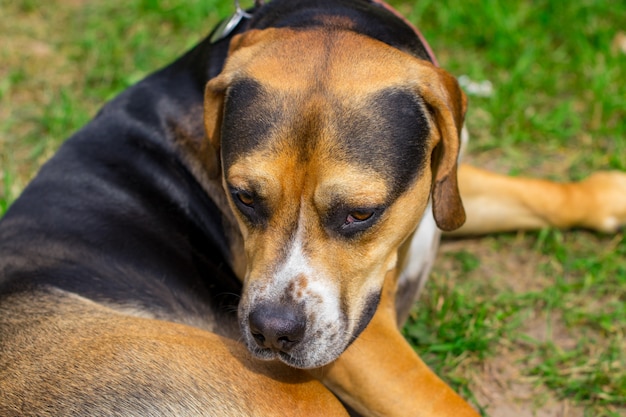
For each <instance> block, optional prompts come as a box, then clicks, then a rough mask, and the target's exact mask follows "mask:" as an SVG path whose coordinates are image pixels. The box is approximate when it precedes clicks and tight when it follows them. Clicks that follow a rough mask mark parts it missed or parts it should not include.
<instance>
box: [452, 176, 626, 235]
mask: <svg viewBox="0 0 626 417" xmlns="http://www.w3.org/2000/svg"><path fill="white" fill-rule="evenodd" d="M458 176H459V189H460V191H461V198H462V200H463V205H464V206H465V211H466V213H467V221H466V223H465V224H464V225H463V226H462V227H461V228H460V229H458V230H456V231H454V232H452V233H451V234H453V235H477V234H487V233H496V232H506V231H514V230H533V229H541V228H544V227H556V228H562V229H568V228H575V227H580V228H587V229H592V230H597V231H601V232H606V233H613V232H616V231H617V230H618V229H619V228H620V227H623V226H624V225H626V173H622V172H617V171H607V172H604V171H603V172H597V173H594V174H593V175H591V176H590V177H588V178H587V179H585V180H582V181H580V182H567V183H558V182H552V181H547V180H542V179H531V178H523V177H510V176H506V175H500V174H495V173H493V172H489V171H486V170H482V169H479V168H475V167H473V166H469V165H467V164H463V165H461V166H460V169H459V173H458Z"/></svg>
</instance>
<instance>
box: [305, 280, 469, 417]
mask: <svg viewBox="0 0 626 417" xmlns="http://www.w3.org/2000/svg"><path fill="white" fill-rule="evenodd" d="M395 281H396V280H395V273H394V274H392V273H389V274H388V277H387V278H386V280H385V287H384V288H383V294H382V297H381V302H380V305H379V307H378V310H377V311H376V314H375V315H374V317H373V318H372V321H371V322H370V323H369V325H368V326H367V328H366V329H365V330H364V331H363V333H362V334H361V335H360V336H359V337H358V339H357V340H355V341H354V343H353V344H352V345H351V346H350V347H349V348H348V349H347V350H346V351H345V352H344V353H343V354H342V355H341V356H340V357H339V359H337V360H336V361H335V362H333V363H332V364H330V365H328V366H326V367H324V368H322V369H319V370H316V371H315V373H316V374H317V376H318V377H319V379H321V380H322V381H323V382H324V384H325V385H326V386H328V387H329V388H330V389H331V390H332V391H333V392H335V394H337V395H338V396H339V397H340V398H341V399H342V400H343V401H345V402H346V403H347V404H349V405H350V406H351V407H353V408H354V409H355V410H356V411H358V412H359V413H361V414H362V415H364V416H381V417H395V416H398V417H412V416H415V417H426V416H428V417H434V416H437V417H470V416H471V417H477V416H478V414H477V413H476V411H475V410H474V409H473V408H472V407H471V406H470V405H469V404H468V403H467V402H465V401H464V400H463V399H462V398H461V397H460V396H459V395H458V394H456V393H455V392H454V391H453V390H452V389H451V388H450V387H449V386H448V385H446V384H445V383H444V382H443V381H442V380H441V379H440V378H439V377H437V375H435V374H434V373H433V371H431V370H430V368H428V366H427V365H426V364H425V363H424V362H423V361H422V360H421V359H420V357H419V356H418V355H417V354H416V353H415V351H414V350H413V348H412V347H411V346H410V345H409V343H408V342H407V341H406V340H405V339H404V338H403V337H402V335H401V334H400V332H399V330H398V327H397V324H396V319H395V317H396V312H395V309H394V303H393V300H394V296H395V285H396V282H395Z"/></svg>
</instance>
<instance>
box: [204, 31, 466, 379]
mask: <svg viewBox="0 0 626 417" xmlns="http://www.w3.org/2000/svg"><path fill="white" fill-rule="evenodd" d="M464 107H465V99H464V96H463V95H462V93H461V91H460V90H459V88H458V85H457V83H456V81H455V80H454V79H453V78H452V77H451V76H449V75H448V74H447V73H446V72H444V71H442V70H440V69H437V68H435V67H434V66H433V65H431V64H430V63H428V62H425V61H421V60H418V59H417V58H415V57H412V56H410V55H408V54H406V53H404V52H401V51H399V50H396V49H394V48H392V47H390V46H388V45H386V44H383V43H381V42H378V41H376V40H373V39H370V38H367V37H364V36H361V35H358V34H356V33H352V32H349V31H336V32H334V33H328V32H323V31H320V30H300V31H294V30H291V29H266V30H263V31H251V32H248V33H246V34H244V35H240V36H239V37H236V38H235V39H234V40H233V41H232V46H231V51H230V55H229V59H228V60H227V62H226V65H225V68H224V70H223V72H222V73H221V74H220V75H219V76H218V77H216V78H214V79H213V80H211V81H210V82H209V83H208V85H207V88H206V93H205V127H206V130H207V134H208V136H209V140H210V142H211V143H212V145H213V147H214V148H215V149H218V151H219V153H220V155H221V158H220V161H221V172H222V179H223V186H224V188H225V190H226V193H227V194H228V196H229V200H230V205H231V208H232V210H233V211H234V212H235V214H236V217H237V221H238V223H239V227H240V230H241V234H242V235H243V240H244V247H245V254H246V259H247V268H246V274H245V277H244V291H243V294H242V298H241V302H240V306H239V318H240V323H241V328H242V331H243V338H244V340H245V342H246V344H247V346H248V348H249V349H250V350H251V351H252V352H253V353H254V354H255V355H257V356H258V357H261V358H275V357H278V358H279V359H281V360H282V361H284V362H285V363H287V364H289V365H292V366H295V367H300V368H311V367H318V366H322V365H325V364H327V363H329V362H331V361H333V360H334V359H336V358H337V357H338V356H339V355H340V354H341V353H342V352H343V351H344V350H345V349H346V347H347V346H348V345H349V344H350V342H351V341H352V340H354V338H355V337H356V336H358V334H359V333H360V332H361V331H362V330H363V329H364V327H365V326H366V325H367V324H368V322H369V320H370V319H371V317H372V315H373V313H374V312H375V310H376V308H377V304H378V300H379V296H380V293H381V288H382V285H383V280H384V277H385V275H386V274H387V273H388V272H389V271H392V270H394V268H395V267H396V263H397V253H398V249H399V247H400V246H401V245H402V243H403V242H404V241H405V240H406V239H407V237H408V236H409V235H411V233H412V232H413V231H414V230H415V228H416V227H417V225H418V223H419V221H420V219H421V217H422V215H423V212H424V210H425V208H426V206H427V203H428V201H429V198H430V197H431V196H432V202H433V210H434V216H435V219H436V221H437V223H438V225H439V226H440V227H441V228H442V229H445V230H451V229H454V228H457V227H459V226H460V225H461V224H462V223H463V221H464V212H463V207H462V204H461V201H460V198H459V193H458V189H457V184H456V160H457V156H458V148H459V138H458V134H459V130H460V128H461V124H462V119H463V113H464Z"/></svg>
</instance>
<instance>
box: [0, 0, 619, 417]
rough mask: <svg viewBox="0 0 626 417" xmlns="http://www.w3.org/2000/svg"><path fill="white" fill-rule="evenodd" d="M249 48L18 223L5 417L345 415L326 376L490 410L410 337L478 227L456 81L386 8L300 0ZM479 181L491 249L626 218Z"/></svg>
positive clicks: (336, 385)
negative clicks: (498, 235) (436, 272)
mask: <svg viewBox="0 0 626 417" xmlns="http://www.w3.org/2000/svg"><path fill="white" fill-rule="evenodd" d="M226 35H227V36H225V37H223V38H221V39H219V40H218V41H216V42H213V43H212V42H211V40H210V37H209V38H207V40H205V41H203V42H202V43H201V44H199V45H198V46H197V47H195V48H194V49H193V50H192V51H190V52H189V53H187V54H186V55H185V56H183V57H182V58H180V59H179V60H178V61H176V62H174V63H173V64H172V65H170V66H168V67H166V68H164V69H163V70H161V71H158V72H156V73H155V74H153V75H151V76H149V77H148V78H147V79H145V80H144V81H142V82H140V83H139V84H137V85H136V86H134V87H132V88H130V89H128V90H127V91H125V92H124V93H122V94H121V95H120V96H119V97H117V98H116V99H114V100H113V101H111V102H110V103H108V104H107V105H106V106H105V107H104V108H103V110H102V111H101V112H100V113H99V114H98V116H97V117H96V118H95V119H94V120H93V121H92V122H91V123H89V124H88V125H87V126H85V127H84V128H83V129H82V130H81V131H79V132H78V133H77V134H75V135H74V136H73V137H72V138H70V139H69V140H68V141H67V142H66V143H65V144H64V145H63V147H62V148H61V149H60V150H59V152H58V153H57V154H56V156H55V157H53V158H52V160H51V161H49V162H48V163H47V164H46V165H45V166H44V167H43V168H42V170H41V172H40V173H39V174H38V176H37V177H36V178H35V180H33V182H32V183H31V184H30V185H29V186H28V187H27V189H26V190H25V191H24V193H23V194H22V196H21V197H20V198H19V199H18V200H17V201H16V202H15V203H14V204H13V206H12V207H11V208H10V210H9V211H8V212H7V214H6V215H5V217H4V218H3V219H2V222H1V223H0V274H1V275H0V414H2V415H31V414H32V415H69V414H73V415H162V414H180V415H216V416H231V415H232V416H240V415H259V416H270V415H302V416H311V415H345V410H344V407H343V406H342V405H341V404H340V403H339V402H338V401H337V400H336V399H335V397H334V396H333V394H331V392H330V391H329V390H328V389H327V388H325V387H324V386H323V385H322V384H321V383H320V382H318V380H319V381H322V382H323V383H324V385H325V386H326V387H328V388H330V389H331V390H332V392H334V394H336V395H338V396H339V397H340V398H341V399H342V400H343V401H345V402H346V403H348V404H349V405H350V406H352V407H353V408H354V409H356V410H358V411H359V412H360V413H362V414H365V415H384V416H394V415H398V416H406V415H437V416H465V415H467V416H471V415H475V413H474V411H473V410H472V409H471V407H469V406H468V405H467V404H466V403H465V402H464V401H463V400H461V399H460V398H459V397H458V396H456V394H454V393H453V392H452V391H451V390H450V389H449V388H448V387H447V386H445V384H443V382H441V381H440V380H439V379H438V378H437V377H436V376H435V375H434V374H432V372H430V371H429V370H428V369H427V367H426V366H425V365H424V364H423V363H422V362H421V361H420V359H419V358H418V357H417V355H415V353H414V352H413V351H412V349H411V347H410V346H409V345H408V344H407V343H406V342H405V341H404V340H403V339H402V337H401V335H400V333H399V332H398V330H397V326H398V324H399V323H400V324H401V323H402V322H403V321H404V319H405V318H406V315H407V314H408V310H409V308H410V306H411V304H412V303H413V302H414V300H415V298H416V296H417V293H418V292H419V289H420V288H421V286H422V285H423V282H424V280H425V278H426V276H427V275H428V272H429V270H430V267H431V265H432V261H433V259H434V254H435V251H436V248H437V243H438V240H439V236H440V232H439V229H438V228H437V227H436V225H438V226H439V227H440V228H441V229H444V230H453V229H456V228H458V227H459V226H460V225H461V224H462V223H463V220H464V213H463V207H462V206H461V203H460V199H459V192H458V189H457V184H456V162H457V158H458V153H459V147H460V143H459V135H460V131H461V126H462V123H463V114H464V111H465V99H464V96H463V94H462V92H461V91H460V90H459V88H458V86H457V84H456V82H455V81H454V79H453V78H452V77H450V76H448V75H447V74H446V73H445V72H444V71H443V70H440V69H438V68H436V67H435V66H434V65H433V64H432V62H431V61H432V56H431V55H430V54H429V53H428V48H427V47H426V46H425V45H424V44H423V43H422V42H421V40H420V38H419V36H417V34H416V33H415V32H414V30H413V29H412V28H410V27H409V26H407V25H406V23H405V22H403V21H402V20H401V19H399V18H398V17H397V16H396V15H395V14H394V13H393V12H390V11H389V10H387V9H386V8H385V7H382V6H381V5H379V4H378V3H376V2H369V1H365V0H363V1H359V0H342V1H317V2H311V4H308V3H307V2H304V1H278V0H277V1H273V2H271V3H269V4H267V5H265V6H262V7H259V8H257V10H254V11H253V12H252V17H251V19H250V20H248V21H244V22H243V23H242V24H240V25H239V26H237V28H235V29H234V31H233V32H232V33H228V34H226ZM213 38H214V39H216V37H215V36H214V37H213ZM227 56H228V60H226V58H227ZM296 58H297V59H296ZM381 63H383V64H382V65H381ZM207 83H208V85H207ZM205 86H206V90H205ZM203 119H204V125H203ZM205 132H206V133H205ZM459 178H460V179H459V181H460V187H461V193H462V194H463V197H464V199H465V198H467V201H466V208H467V209H468V219H469V220H468V223H467V225H466V226H465V231H466V232H468V233H472V232H480V233H483V232H491V231H498V230H504V229H515V228H536V227H542V226H545V225H556V226H562V227H570V226H575V225H582V226H586V227H591V228H596V229H602V230H611V229H614V228H616V227H619V226H620V225H621V224H623V223H624V222H625V221H626V201H624V198H626V197H623V195H624V190H626V180H625V179H624V176H623V175H622V174H616V173H603V174H598V175H597V176H596V177H593V178H592V179H591V180H589V181H587V182H585V183H581V184H565V185H559V184H553V183H547V182H542V181H533V180H524V179H517V180H516V179H509V178H506V177H500V176H495V175H493V174H489V173H485V172H483V171H477V170H476V169H474V168H470V167H462V168H461V171H460V175H459ZM546 189H550V193H551V197H552V199H551V200H550V201H545V200H546V199H545V198H544V199H541V198H537V196H540V195H542V194H545V191H546ZM590 196H592V198H590ZM620 198H621V200H620ZM591 200H593V201H591ZM583 201H585V202H586V203H585V204H586V205H585V204H582V203H581V204H579V202H583ZM431 206H432V209H431ZM485 207H495V208H496V209H493V210H494V211H496V215H493V214H492V213H489V215H488V216H487V217H485V218H486V219H488V220H483V216H481V212H482V211H484V210H485ZM564 207H569V210H564ZM461 230H463V229H461ZM396 293H397V294H399V296H396ZM237 310H238V314H237ZM238 340H243V342H244V343H243V344H241V343H240V342H235V341H238ZM244 345H245V347H244ZM246 347H247V349H246ZM248 351H250V352H252V353H253V355H254V356H256V357H259V358H261V359H279V360H280V361H282V362H284V363H285V364H282V363H281V362H279V361H272V362H264V361H259V360H258V359H255V358H253V357H251V356H250V354H249V353H248ZM296 368H306V369H309V371H304V370H301V369H296ZM259 393H262V394H259Z"/></svg>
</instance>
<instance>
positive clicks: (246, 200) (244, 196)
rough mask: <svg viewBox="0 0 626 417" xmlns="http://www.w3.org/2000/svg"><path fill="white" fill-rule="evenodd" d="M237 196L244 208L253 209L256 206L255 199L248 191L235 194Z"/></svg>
mask: <svg viewBox="0 0 626 417" xmlns="http://www.w3.org/2000/svg"><path fill="white" fill-rule="evenodd" d="M235 196H236V198H237V200H239V201H240V202H241V204H243V205H244V206H248V207H252V206H253V205H254V197H252V195H251V194H250V193H248V192H246V191H241V190H239V191H237V192H236V193H235Z"/></svg>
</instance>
